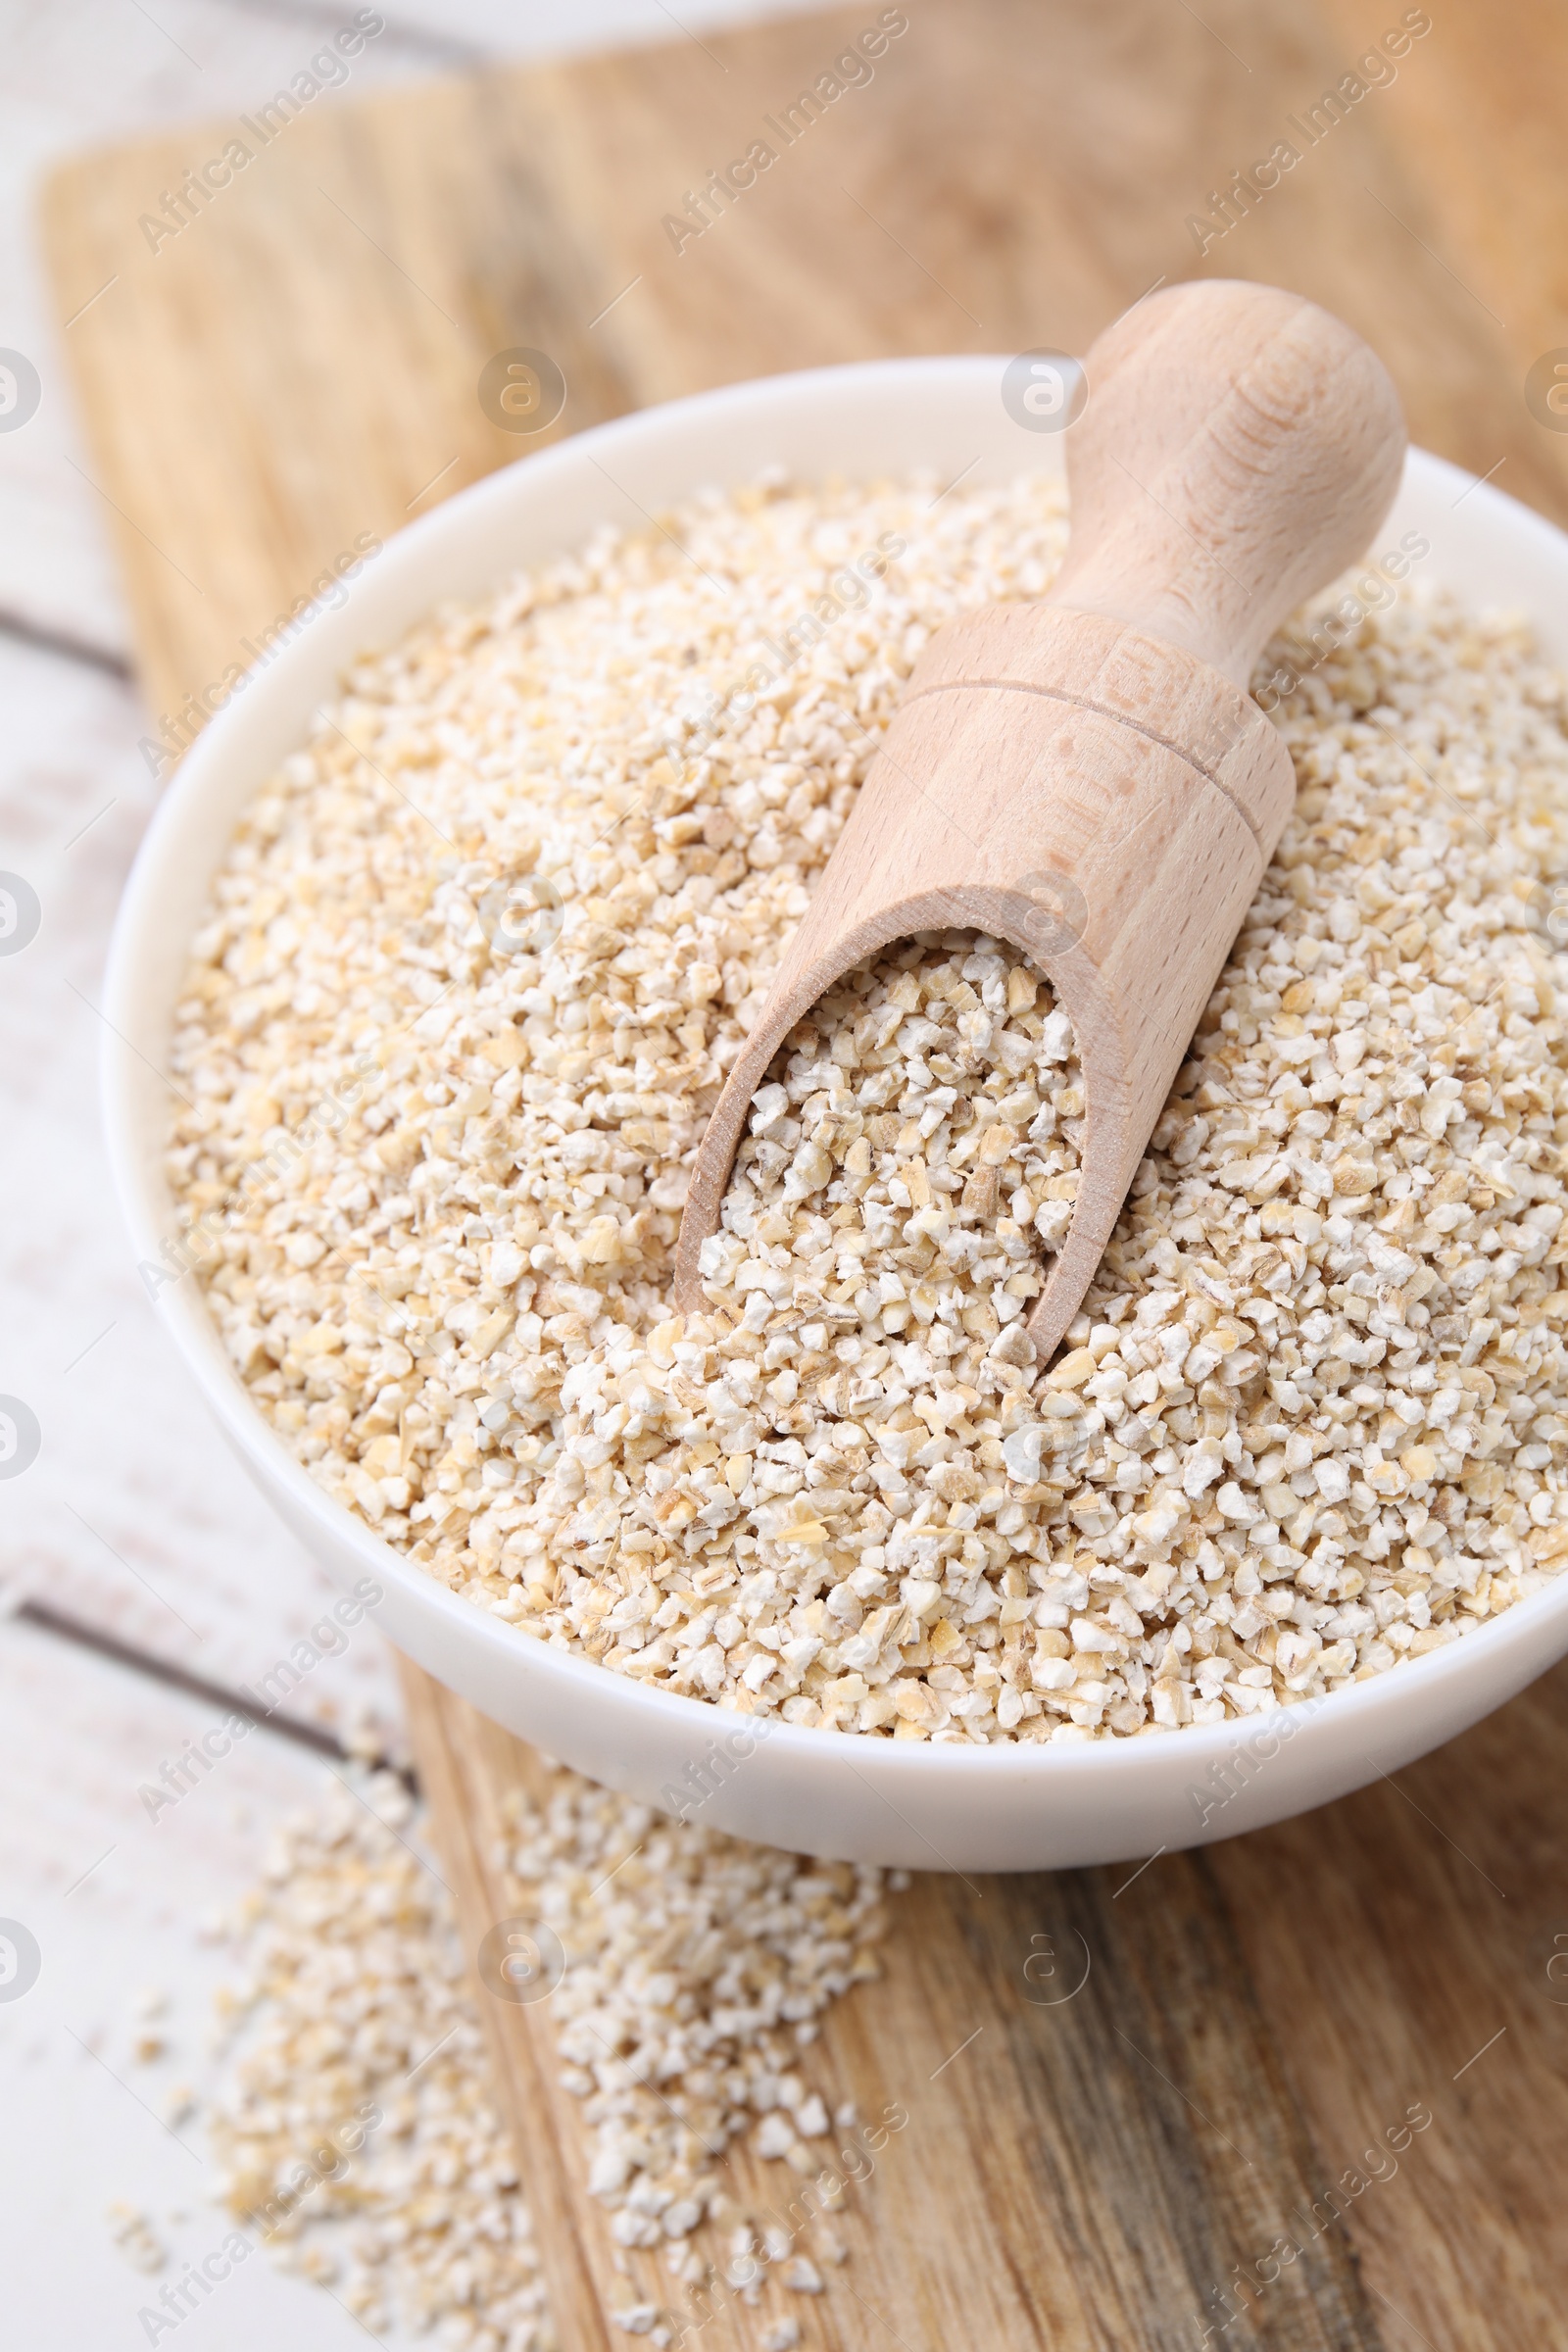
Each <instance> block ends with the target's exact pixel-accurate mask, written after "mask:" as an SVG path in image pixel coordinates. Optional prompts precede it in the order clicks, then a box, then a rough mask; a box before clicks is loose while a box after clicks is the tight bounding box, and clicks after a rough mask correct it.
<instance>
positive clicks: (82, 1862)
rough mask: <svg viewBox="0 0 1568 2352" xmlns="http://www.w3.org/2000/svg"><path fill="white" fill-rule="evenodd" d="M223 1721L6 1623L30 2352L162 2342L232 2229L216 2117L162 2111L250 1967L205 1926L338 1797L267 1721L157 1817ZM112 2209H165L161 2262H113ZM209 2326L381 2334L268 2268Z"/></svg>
mask: <svg viewBox="0 0 1568 2352" xmlns="http://www.w3.org/2000/svg"><path fill="white" fill-rule="evenodd" d="M215 1720H217V1721H221V1715H217V1714H215V1710H214V1709H213V1708H212V1707H211V1706H209V1705H207V1704H204V1703H203V1702H201V1701H199V1700H195V1699H192V1698H190V1697H187V1696H184V1695H182V1694H180V1693H178V1692H175V1691H169V1690H167V1689H161V1688H160V1687H159V1686H158V1685H157V1684H154V1683H150V1682H149V1681H147V1680H146V1679H145V1678H144V1677H143V1676H141V1675H139V1674H133V1673H127V1672H125V1671H124V1670H123V1669H122V1668H119V1667H116V1666H112V1665H109V1664H106V1663H105V1662H104V1661H103V1660H101V1659H98V1658H95V1657H91V1656H89V1655H87V1654H86V1653H85V1652H83V1651H81V1650H78V1649H73V1648H67V1647H65V1646H63V1645H62V1644H61V1643H59V1642H55V1641H53V1640H51V1639H50V1637H49V1636H47V1635H46V1634H42V1633H39V1632H37V1631H35V1630H34V1629H32V1628H31V1627H28V1626H26V1625H19V1624H16V1623H14V1622H11V1623H4V1624H0V1785H3V1786H4V1788H5V1789H6V1792H7V1801H6V1803H5V1805H4V1806H3V1807H0V1917H3V1918H6V1919H12V1920H19V1921H20V1922H21V1923H22V1924H23V1926H24V1927H25V1928H26V1929H27V1930H28V1931H29V1932H30V1933H31V1935H32V1936H34V1937H35V1939H36V1941H37V1943H38V1946H39V1951H40V1956H41V1967H40V1971H39V1975H38V1978H37V1981H36V1983H35V1984H34V1985H32V1986H31V1987H30V1988H29V1989H28V1990H27V1991H26V1992H25V1994H24V1995H23V1996H22V1997H21V1998H18V1999H5V2000H0V2110H3V2112H4V2115H5V2119H6V2124H5V2129H6V2140H7V2148H8V2161H7V2164H6V2168H5V2195H4V2196H3V2197H0V2277H3V2278H4V2279H5V2298H6V2323H5V2340H6V2343H7V2345H8V2346H11V2345H15V2346H16V2347H18V2352H24V2348H25V2352H32V2348H33V2347H34V2346H42V2345H46V2344H53V2343H71V2344H82V2345H87V2344H91V2345H95V2346H96V2345H103V2346H106V2347H107V2346H109V2345H112V2344H119V2345H124V2346H127V2347H128V2346H130V2345H133V2344H142V2343H145V2342H146V2340H147V2339H146V2329H145V2326H144V2325H143V2324H142V2323H141V2322H140V2320H139V2319H138V2316H137V2315H138V2313H139V2312H140V2311H141V2310H142V2308H143V2307H144V2306H147V2305H152V2306H154V2307H155V2308H156V2306H157V2303H158V2296H159V2293H160V2290H161V2289H162V2288H163V2287H164V2286H165V2285H166V2284H167V2283H168V2282H169V2281H170V2280H171V2279H172V2278H178V2277H179V2276H180V2275H181V2273H182V2272H183V2270H184V2267H185V2265H186V2264H187V2263H190V2262H199V2261H200V2260H201V2259H202V2258H203V2257H204V2256H205V2255H207V2254H209V2253H211V2251H212V2250H213V2248H214V2247H215V2246H217V2245H219V2244H220V2243H221V2240H222V2238H223V2237H224V2235H225V2234H226V2232H227V2231H228V2229H231V2228H232V2222H231V2221H230V2220H229V2218H228V2217H227V2216H226V2215H225V2214H224V2212H223V2209H222V2207H221V2204H220V2202H219V2184H218V2174H217V2169H216V2167H215V2166H214V2165H213V2164H212V2163H211V2162H210V2161H209V2160H208V2158H207V2155H206V2147H205V2140H204V2136H203V2126H202V2121H201V2119H200V2118H199V2117H181V2118H180V2119H179V2120H178V2131H177V2136H176V2133H175V2132H174V2131H170V2130H169V2129H167V2128H166V2126H165V2123H164V2121H163V2120H162V2119H163V2117H164V2114H165V2111H166V2109H167V2108H168V2106H169V2103H170V2101H171V2099H172V2094H173V2093H174V2091H175V2090H176V2088H177V2087H178V2086H179V2085H180V2084H186V2085H190V2086H192V2087H193V2088H194V2089H195V2090H196V2091H197V2092H198V2094H201V2093H204V2091H205V2088H206V2085H207V2083H208V2082H209V2081H210V2079H211V2077H210V2068H211V2059H210V2056H209V2046H210V2044H209V2035H210V2026H211V2020H212V2017H213V2013H214V2012H213V2003H214V1996H215V1994H216V1992H217V1990H218V1987H219V1985H221V1984H222V1983H223V1982H224V1981H225V1980H231V1979H232V1978H233V1977H234V1975H235V1974H236V1973H237V1962H236V1956H235V1953H234V1951H233V1948H232V1947H231V1946H229V1945H227V1944H220V1943H216V1942H214V1941H212V1940H211V1939H208V1938H204V1937H203V1936H201V1935H200V1934H199V1932H198V1931H199V1929H200V1927H201V1925H202V1923H203V1922H204V1921H206V1920H207V1919H208V1918H210V1917H211V1916H212V1915H213V1914H214V1913H216V1912H226V1911H228V1910H229V1909H231V1908H232V1907H235V1906H237V1905H238V1904H239V1902H240V1901H241V1899H242V1898H243V1897H244V1896H245V1894H246V1893H247V1892H248V1891H249V1889H250V1887H251V1886H252V1884H253V1881H254V1876H255V1873H256V1869H257V1866H258V1860H259V1857H260V1855H261V1854H262V1853H263V1852H264V1851H265V1848H266V1844H267V1842H268V1838H269V1835H270V1831H271V1830H272V1828H273V1827H274V1825H276V1824H277V1823H279V1822H281V1821H282V1820H284V1819H285V1818H287V1816H288V1815H289V1814H291V1813H293V1812H295V1811H298V1810H303V1809H305V1808H307V1807H312V1806H314V1805H316V1804H318V1803H319V1801H320V1796H321V1791H322V1787H323V1783H324V1780H325V1768H324V1767H323V1766H322V1765H321V1763H320V1762H319V1759H318V1758H316V1757H313V1756H310V1755H308V1754H306V1753H305V1752H304V1751H303V1750H302V1749H301V1748H299V1747H298V1746H296V1745H295V1744H294V1743H293V1742H292V1741H289V1740H279V1739H277V1738H276V1737H274V1736H273V1735H272V1734H270V1733H268V1732H261V1731H259V1732H256V1733H255V1734H253V1735H252V1736H250V1737H249V1738H247V1739H246V1740H242V1741H239V1742H237V1743H236V1744H235V1745H234V1747H233V1748H232V1749H231V1750H230V1752H229V1753H228V1755H226V1756H225V1757H224V1758H222V1759H221V1764H220V1765H219V1766H218V1767H217V1768H216V1769H215V1770H214V1772H213V1773H212V1774H211V1775H210V1776H209V1777H208V1778H207V1779H205V1780H202V1781H199V1782H198V1783H196V1785H195V1786H193V1787H191V1788H190V1789H187V1791H186V1793H185V1794H184V1795H183V1796H182V1797H181V1798H180V1799H179V1801H178V1803H177V1804H176V1805H174V1806H173V1807H172V1808H171V1809H166V1810H164V1811H162V1812H161V1813H159V1815H158V1817H157V1819H156V1820H149V1818H148V1816H147V1813H146V1811H145V1809H144V1807H143V1805H142V1802H141V1799H140V1794H139V1789H140V1785H141V1784H142V1783H143V1782H144V1781H148V1780H151V1781H156V1780H157V1777H158V1775H159V1772H160V1771H161V1769H162V1766H163V1764H164V1763H165V1761H166V1760H168V1759H172V1758H176V1757H178V1756H179V1755H180V1754H181V1752H182V1750H184V1749H185V1747H186V1745H187V1743H188V1742H189V1741H191V1740H200V1739H201V1738H202V1737H203V1735H204V1734H206V1733H207V1732H208V1731H210V1729H211V1728H212V1726H213V1724H214V1722H215ZM144 1990H150V1991H153V1992H156V1993H161V1994H163V1995H165V1996H166V1997H167V2000H168V2003H169V2007H168V2011H167V2013H166V2014H164V2015H163V2016H162V2017H160V2018H159V2020H158V2021H157V2023H156V2031H157V2034H158V2035H159V2038H160V2040H161V2041H162V2043H163V2047H162V2048H161V2049H159V2050H157V2051H156V2052H154V2051H146V2052H144V2053H143V2054H141V2055H140V2056H138V2054H137V2048H136V2045H137V2043H138V2041H139V2040H140V2038H141V2036H142V2035H144V2034H147V2032H148V2031H149V2020H148V2019H147V2018H146V2017H145V2016H142V2015H140V2014H138V2012H137V2009H136V2002H137V1998H138V1995H139V1994H141V1993H142V1992H143V1991H144ZM116 2203H119V2204H122V2205H127V2204H128V2205H131V2206H133V2207H135V2208H136V2209H138V2210H139V2211H140V2212H142V2213H143V2214H145V2215H146V2217H147V2219H148V2221H149V2223H150V2225H151V2227H152V2229H153V2232H154V2234H155V2235H156V2237H157V2238H158V2240H159V2241H160V2243H162V2244H163V2245H164V2246H165V2247H166V2248H167V2250H168V2253H169V2257H170V2259H169V2263H168V2266H167V2267H166V2268H165V2269H164V2270H163V2271H162V2272H159V2273H157V2274H154V2275H152V2276H148V2275H146V2274H144V2273H141V2272H138V2271H136V2270H133V2269H132V2268H131V2267H130V2264H129V2262H128V2261H127V2260H126V2258H125V2256H124V2255H123V2254H122V2253H121V2252H120V2251H118V2250H117V2248H116V2246H115V2244H114V2242H113V2238H112V2235H111V2217H110V2212H109V2208H110V2207H111V2205H113V2204H116ZM215 2321H216V2326H215V2324H214V2322H215ZM205 2325H206V2326H207V2327H209V2328H210V2330H211V2340H212V2341H213V2342H214V2343H215V2344H221V2346H222V2347H223V2352H271V2348H272V2347H275V2346H276V2345H278V2344H279V2343H297V2344H300V2345H308V2346H309V2347H310V2352H350V2347H352V2346H354V2345H361V2346H363V2344H364V2343H365V2340H366V2339H365V2335H364V2332H363V2330H362V2329H361V2327H359V2324H358V2323H357V2322H356V2321H355V2320H354V2319H352V2318H351V2317H350V2315H349V2313H348V2312H346V2311H344V2310H342V2309H340V2308H337V2307H335V2306H333V2305H332V2304H330V2303H325V2302H324V2301H323V2299H322V2298H321V2297H320V2295H319V2292H318V2291H317V2290H315V2289H313V2288H310V2287H307V2286H306V2285H305V2283H304V2281H303V2280H301V2279H298V2278H287V2277H285V2276H283V2275H282V2274H281V2273H280V2272H278V2271H277V2270H276V2269H275V2268H274V2266H273V2265H272V2264H271V2263H270V2262H250V2263H246V2264H245V2265H244V2266H243V2268H242V2269H240V2270H237V2271H236V2272H235V2274H234V2277H233V2280H232V2283H231V2284H230V2285H228V2286H226V2287H225V2289H224V2294H223V2302H222V2306H221V2314H219V2313H217V2312H215V2314H214V2318H213V2319H212V2320H209V2321H207V2322H206V2323H205ZM193 2332H194V2331H193ZM403 2340H404V2339H403V2338H402V2337H401V2336H400V2337H399V2339H398V2341H399V2343H400V2344H401V2343H402V2341H403ZM389 2352H391V2347H389Z"/></svg>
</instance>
